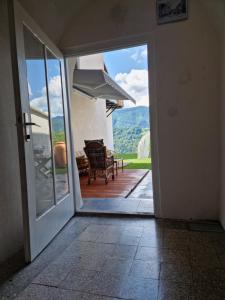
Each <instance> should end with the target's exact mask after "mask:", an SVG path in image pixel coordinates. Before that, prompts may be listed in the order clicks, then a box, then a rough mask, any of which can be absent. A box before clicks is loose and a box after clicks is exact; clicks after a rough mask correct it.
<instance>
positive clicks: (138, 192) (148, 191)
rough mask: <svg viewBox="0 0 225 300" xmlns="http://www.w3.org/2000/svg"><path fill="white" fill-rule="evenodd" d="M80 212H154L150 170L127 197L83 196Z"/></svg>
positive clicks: (149, 213) (148, 213)
mask: <svg viewBox="0 0 225 300" xmlns="http://www.w3.org/2000/svg"><path fill="white" fill-rule="evenodd" d="M79 211H80V212H101V213H117V214H118V213H121V214H137V215H138V214H146V215H152V214H154V207H153V189H152V172H151V171H149V172H148V174H147V175H146V176H145V177H144V178H143V180H142V181H141V182H140V183H139V184H138V186H137V187H136V188H135V189H134V190H133V192H132V193H131V194H130V195H129V196H128V198H104V199H103V198H85V199H83V206H82V208H80V209H79Z"/></svg>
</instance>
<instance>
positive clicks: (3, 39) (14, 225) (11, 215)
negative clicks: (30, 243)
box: [0, 0, 23, 263]
mask: <svg viewBox="0 0 225 300" xmlns="http://www.w3.org/2000/svg"><path fill="white" fill-rule="evenodd" d="M7 2H8V1H7V0H1V1H0V65H1V72H0V141H1V158H0V170H1V171H0V174H1V175H0V263H1V262H2V261H3V260H5V259H6V258H8V257H9V256H11V255H12V254H14V253H16V252H17V251H18V250H20V249H21V248H22V247H23V232H22V215H21V191H20V172H19V158H18V151H17V149H18V145H17V130H16V116H15V102H14V93H13V81H12V69H11V67H10V65H11V56H10V45H9V31H8V16H7Z"/></svg>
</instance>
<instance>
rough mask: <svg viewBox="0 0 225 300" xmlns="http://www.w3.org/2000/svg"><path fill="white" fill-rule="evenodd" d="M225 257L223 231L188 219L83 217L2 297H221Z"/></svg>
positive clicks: (224, 288)
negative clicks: (191, 225)
mask: <svg viewBox="0 0 225 300" xmlns="http://www.w3.org/2000/svg"><path fill="white" fill-rule="evenodd" d="M64 244H66V245H67V247H65V248H64V249H62V247H63V245H64ZM59 249H60V251H59ZM56 250H57V251H56ZM46 252H47V254H46ZM58 252H59V253H58ZM56 253H58V254H57V255H56ZM224 253H225V234H224V233H212V232H210V233H208V232H194V231H189V230H188V226H187V223H186V222H181V221H180V222H178V221H168V220H164V221H163V220H155V219H138V218H135V219H132V218H121V219H119V218H100V217H99V218H97V217H79V218H75V219H73V220H72V221H71V223H70V224H69V225H68V226H67V227H66V229H64V231H63V232H62V233H60V235H59V236H58V237H57V239H56V240H54V241H53V243H52V244H51V245H50V246H49V247H48V248H47V249H46V250H45V251H44V252H43V253H42V254H41V255H40V256H39V257H38V258H37V260H35V262H34V263H33V264H30V265H29V266H28V267H27V268H26V269H25V270H22V271H21V272H19V273H18V274H17V275H15V276H14V277H13V278H12V279H11V281H8V282H7V283H6V284H5V285H3V287H2V288H0V299H11V298H13V296H15V295H17V294H18V292H19V291H21V292H20V294H19V296H18V297H17V298H16V299H17V300H18V299H20V300H26V299H32V300H36V299H41V300H44V299H75V300H76V299H79V300H82V299H83V300H87V299H88V300H89V299H90V300H100V299H101V300H107V299H108V300H110V299H111V300H112V299H114V300H115V299H134V300H153V299H158V300H161V299H165V300H170V299H171V300H177V299H181V300H186V299H189V300H201V299H202V300H207V299H208V300H209V299H210V300H222V299H225V254H224ZM50 258H51V260H50V261H48V260H49V259H50ZM40 265H41V266H42V267H40ZM37 270H39V271H38V272H37ZM24 281H25V282H26V285H27V287H26V288H25V286H26V285H25V284H24ZM4 297H5V298H4ZM7 297H8V298H7Z"/></svg>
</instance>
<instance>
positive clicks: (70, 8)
mask: <svg viewBox="0 0 225 300" xmlns="http://www.w3.org/2000/svg"><path fill="white" fill-rule="evenodd" d="M18 1H19V2H20V3H21V5H22V6H23V7H24V8H25V10H26V11H27V12H28V13H29V14H30V16H31V17H32V18H33V19H34V20H35V21H36V22H37V23H38V25H39V26H40V27H41V28H42V29H43V31H44V32H45V33H46V34H47V35H48V36H49V38H50V39H51V40H52V41H54V42H55V43H56V44H58V42H59V40H60V39H61V37H62V35H63V33H64V32H65V31H66V29H67V27H68V24H70V23H71V21H72V19H73V18H76V16H77V15H79V13H80V12H81V10H83V9H85V6H86V5H87V3H88V2H89V1H90V0H18ZM93 1H95V0H92V2H93ZM84 12H85V10H84Z"/></svg>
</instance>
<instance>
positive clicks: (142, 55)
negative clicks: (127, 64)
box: [130, 46, 148, 63]
mask: <svg viewBox="0 0 225 300" xmlns="http://www.w3.org/2000/svg"><path fill="white" fill-rule="evenodd" d="M147 55H148V50H147V47H146V46H143V47H139V48H138V49H137V50H136V51H135V52H134V53H133V54H132V55H131V56H130V57H131V58H132V59H133V60H134V61H136V62H137V63H141V62H142V61H143V60H144V59H146V58H147Z"/></svg>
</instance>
